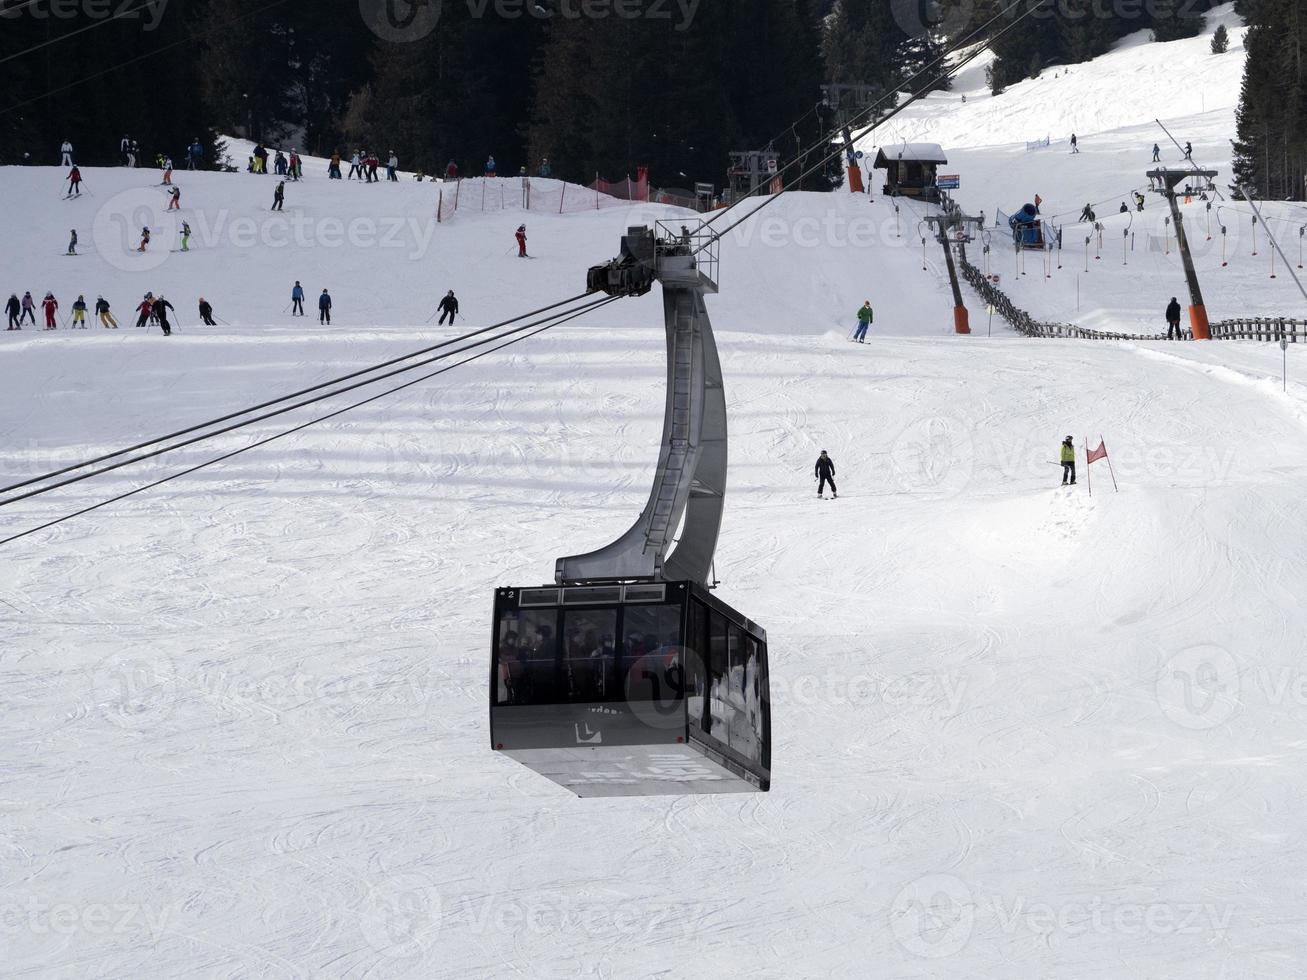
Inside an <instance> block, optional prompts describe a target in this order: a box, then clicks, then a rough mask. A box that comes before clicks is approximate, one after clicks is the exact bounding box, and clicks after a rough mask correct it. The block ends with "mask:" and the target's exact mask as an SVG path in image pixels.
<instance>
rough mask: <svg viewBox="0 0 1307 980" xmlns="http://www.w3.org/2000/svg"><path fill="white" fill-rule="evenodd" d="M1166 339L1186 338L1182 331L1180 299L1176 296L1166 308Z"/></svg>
mask: <svg viewBox="0 0 1307 980" xmlns="http://www.w3.org/2000/svg"><path fill="white" fill-rule="evenodd" d="M1166 339H1167V340H1184V334H1182V333H1181V332H1180V301H1179V300H1178V299H1176V298H1175V297H1174V296H1172V297H1171V302H1170V304H1169V305H1168V306H1167V308H1166Z"/></svg>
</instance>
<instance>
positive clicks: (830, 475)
mask: <svg viewBox="0 0 1307 980" xmlns="http://www.w3.org/2000/svg"><path fill="white" fill-rule="evenodd" d="M815 479H816V480H817V481H818V483H817V496H818V497H824V496H825V495H826V484H828V483H829V484H830V495H831V499H832V500H834V499H835V498H836V497H838V496H839V495H840V494H839V491H838V490H836V489H835V460H833V459H831V458H830V457H829V456H827V455H826V450H824V449H823V450H822V451H821V455H820V456H818V457H817V467H816V477H815Z"/></svg>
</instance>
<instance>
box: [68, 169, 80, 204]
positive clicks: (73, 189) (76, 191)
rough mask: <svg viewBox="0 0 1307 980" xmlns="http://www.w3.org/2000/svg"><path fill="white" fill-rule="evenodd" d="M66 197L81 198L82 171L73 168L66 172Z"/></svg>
mask: <svg viewBox="0 0 1307 980" xmlns="http://www.w3.org/2000/svg"><path fill="white" fill-rule="evenodd" d="M67 196H68V197H81V196H82V171H81V170H80V169H78V168H77V167H73V169H72V170H70V171H68V195H67Z"/></svg>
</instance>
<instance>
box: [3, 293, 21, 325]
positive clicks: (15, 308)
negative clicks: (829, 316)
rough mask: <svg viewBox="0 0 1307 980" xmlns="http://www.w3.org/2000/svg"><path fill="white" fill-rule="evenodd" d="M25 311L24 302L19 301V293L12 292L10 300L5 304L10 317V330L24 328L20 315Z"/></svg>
mask: <svg viewBox="0 0 1307 980" xmlns="http://www.w3.org/2000/svg"><path fill="white" fill-rule="evenodd" d="M22 313H23V304H22V303H20V302H18V294H17V293H10V294H9V302H8V303H6V304H5V314H6V315H7V316H8V317H9V329H10V330H22V329H23V328H22V327H21V326H19V324H20V322H21V321H20V320H19V317H20V316H22Z"/></svg>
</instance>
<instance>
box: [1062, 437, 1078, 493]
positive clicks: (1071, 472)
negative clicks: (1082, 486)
mask: <svg viewBox="0 0 1307 980" xmlns="http://www.w3.org/2000/svg"><path fill="white" fill-rule="evenodd" d="M1068 480H1069V481H1070V482H1069V484H1068ZM1068 485H1069V486H1073V487H1074V486H1075V485H1076V446H1075V441H1074V440H1073V439H1072V438H1071V437H1070V436H1067V437H1066V438H1065V439H1063V440H1062V486H1064V487H1065V486H1068Z"/></svg>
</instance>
